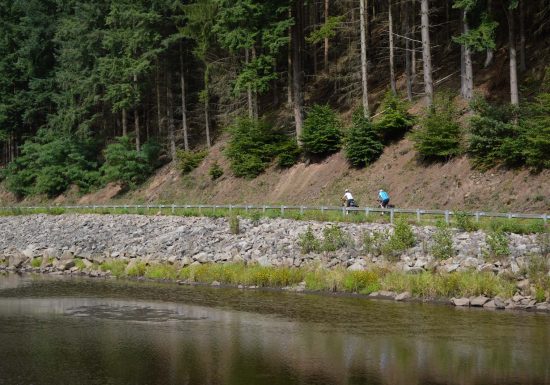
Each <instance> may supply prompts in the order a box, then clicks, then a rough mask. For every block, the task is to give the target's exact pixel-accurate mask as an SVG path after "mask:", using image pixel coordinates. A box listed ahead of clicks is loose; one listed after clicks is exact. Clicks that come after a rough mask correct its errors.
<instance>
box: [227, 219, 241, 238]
mask: <svg viewBox="0 0 550 385" xmlns="http://www.w3.org/2000/svg"><path fill="white" fill-rule="evenodd" d="M229 232H230V233H231V234H239V233H240V221H239V217H238V216H236V215H231V216H230V217H229Z"/></svg>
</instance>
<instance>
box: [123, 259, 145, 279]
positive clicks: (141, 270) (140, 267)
mask: <svg viewBox="0 0 550 385" xmlns="http://www.w3.org/2000/svg"><path fill="white" fill-rule="evenodd" d="M146 270H147V263H145V262H143V261H137V262H135V263H131V264H130V265H128V268H127V269H126V275H127V276H128V277H143V276H144V275H145V271H146Z"/></svg>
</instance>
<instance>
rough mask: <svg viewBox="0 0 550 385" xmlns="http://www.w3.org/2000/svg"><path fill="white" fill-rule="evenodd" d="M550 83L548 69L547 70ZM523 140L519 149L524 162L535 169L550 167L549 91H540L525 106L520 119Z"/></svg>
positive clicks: (549, 78)
mask: <svg viewBox="0 0 550 385" xmlns="http://www.w3.org/2000/svg"><path fill="white" fill-rule="evenodd" d="M548 73H549V75H548V80H547V81H548V83H550V69H549V70H548ZM522 125H523V126H524V127H525V133H524V136H525V140H524V141H520V145H523V146H524V147H523V148H522V149H520V151H521V152H522V154H523V156H524V157H525V164H526V165H527V166H529V167H531V168H533V169H535V170H541V169H544V168H550V92H546V93H540V94H539V95H538V96H537V97H536V98H535V100H534V101H533V102H532V103H529V104H528V106H527V116H526V117H525V119H524V120H523V121H522Z"/></svg>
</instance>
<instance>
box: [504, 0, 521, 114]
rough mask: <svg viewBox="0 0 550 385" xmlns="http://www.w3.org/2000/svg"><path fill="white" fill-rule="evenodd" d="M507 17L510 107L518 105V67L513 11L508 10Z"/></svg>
mask: <svg viewBox="0 0 550 385" xmlns="http://www.w3.org/2000/svg"><path fill="white" fill-rule="evenodd" d="M506 15H507V16H508V38H509V41H508V49H509V54H510V103H512V105H515V106H517V105H519V92H518V65H517V57H516V29H515V27H516V26H515V20H514V17H515V15H514V10H513V9H510V10H507V11H506Z"/></svg>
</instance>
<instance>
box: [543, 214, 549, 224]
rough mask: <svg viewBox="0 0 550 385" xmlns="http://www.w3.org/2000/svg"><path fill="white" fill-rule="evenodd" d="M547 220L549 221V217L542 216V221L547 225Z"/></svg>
mask: <svg viewBox="0 0 550 385" xmlns="http://www.w3.org/2000/svg"><path fill="white" fill-rule="evenodd" d="M547 219H548V215H546V214H542V220H543V221H544V224H546V220H547Z"/></svg>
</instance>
